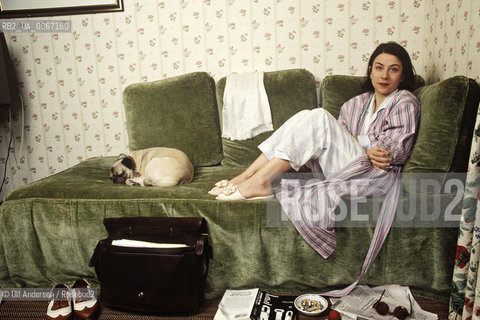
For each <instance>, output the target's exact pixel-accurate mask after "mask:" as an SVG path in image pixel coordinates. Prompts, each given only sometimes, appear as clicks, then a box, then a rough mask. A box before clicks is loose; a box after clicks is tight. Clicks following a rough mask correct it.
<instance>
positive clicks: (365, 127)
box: [357, 89, 398, 150]
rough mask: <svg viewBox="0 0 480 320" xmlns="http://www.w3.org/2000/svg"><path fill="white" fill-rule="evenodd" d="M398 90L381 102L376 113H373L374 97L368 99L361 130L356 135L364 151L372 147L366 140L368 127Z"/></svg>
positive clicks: (367, 139)
mask: <svg viewBox="0 0 480 320" xmlns="http://www.w3.org/2000/svg"><path fill="white" fill-rule="evenodd" d="M397 91H398V89H396V90H394V91H393V92H392V93H390V94H389V95H388V97H386V98H385V100H383V102H382V104H381V105H380V107H378V109H377V111H375V112H374V110H375V95H372V98H371V99H370V103H369V105H368V108H367V112H366V114H365V120H364V121H363V125H362V129H361V130H360V135H358V137H357V138H358V142H359V143H360V145H361V146H362V147H363V148H364V149H365V150H368V149H370V148H371V147H372V145H371V144H370V139H369V138H368V135H367V133H368V129H369V127H370V125H371V124H372V123H373V121H375V119H376V118H377V116H378V113H379V112H380V110H382V109H385V107H386V106H387V105H388V104H389V103H391V102H392V100H393V97H394V96H395V94H396V93H397Z"/></svg>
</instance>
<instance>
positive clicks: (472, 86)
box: [403, 76, 480, 173]
mask: <svg viewBox="0 0 480 320" xmlns="http://www.w3.org/2000/svg"><path fill="white" fill-rule="evenodd" d="M415 95H416V96H417V97H418V99H419V100H420V104H421V110H422V111H421V116H420V127H419V129H418V135H417V139H416V142H415V147H414V148H413V150H412V153H411V154H410V158H409V159H408V161H407V163H406V164H405V167H404V169H403V171H404V172H414V173H422V172H466V170H467V166H468V158H469V154H470V144H471V142H472V137H473V128H474V126H475V119H476V115H477V109H478V103H479V99H480V89H479V87H478V84H477V83H476V82H475V81H474V80H471V79H468V78H467V77H464V76H456V77H452V78H449V79H446V80H443V81H440V82H437V83H435V84H432V85H428V86H424V87H422V88H419V89H418V90H416V91H415Z"/></svg>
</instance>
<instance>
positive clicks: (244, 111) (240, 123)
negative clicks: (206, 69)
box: [222, 71, 273, 140]
mask: <svg viewBox="0 0 480 320" xmlns="http://www.w3.org/2000/svg"><path fill="white" fill-rule="evenodd" d="M222 114H223V117H222V124H223V133H222V137H223V138H227V139H230V140H245V139H250V138H253V137H255V136H257V135H259V134H261V133H264V132H267V131H272V130H273V124H272V114H271V112H270V104H269V103H268V97H267V92H266V91H265V87H264V85H263V71H255V72H249V73H243V74H229V75H228V76H227V83H226V85H225V92H224V94H223V111H222Z"/></svg>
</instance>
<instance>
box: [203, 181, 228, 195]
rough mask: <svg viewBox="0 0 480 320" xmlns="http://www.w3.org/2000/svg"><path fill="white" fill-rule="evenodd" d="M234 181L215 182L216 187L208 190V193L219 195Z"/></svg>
mask: <svg viewBox="0 0 480 320" xmlns="http://www.w3.org/2000/svg"><path fill="white" fill-rule="evenodd" d="M231 185H232V183H231V182H230V181H228V180H221V181H218V182H217V183H215V187H213V188H212V189H211V190H210V191H208V194H211V195H212V196H218V195H219V194H222V193H224V192H225V189H226V188H228V187H230V186H231Z"/></svg>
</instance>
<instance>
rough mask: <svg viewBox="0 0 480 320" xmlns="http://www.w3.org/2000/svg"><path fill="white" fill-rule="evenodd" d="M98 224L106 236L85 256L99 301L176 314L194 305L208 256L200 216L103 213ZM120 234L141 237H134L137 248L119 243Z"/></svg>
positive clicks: (199, 296) (199, 302) (202, 292)
mask: <svg viewBox="0 0 480 320" xmlns="http://www.w3.org/2000/svg"><path fill="white" fill-rule="evenodd" d="M103 224H104V225H105V228H106V229H107V231H108V235H109V236H108V238H107V239H103V240H100V241H99V242H98V244H97V247H96V248H95V252H94V253H93V256H92V258H91V259H90V266H91V267H93V266H94V267H95V271H96V273H97V277H98V279H99V280H100V286H101V287H100V303H101V304H102V305H103V306H107V307H112V308H121V309H127V310H132V311H140V312H152V313H162V314H177V315H180V314H182V315H183V314H192V313H195V312H196V311H197V310H198V308H199V307H200V306H201V305H202V304H203V302H204V301H205V290H204V282H205V278H206V274H207V272H208V262H209V259H210V258H211V257H212V250H211V247H210V245H209V241H208V240H209V237H208V230H207V224H206V221H205V219H203V218H196V217H194V218H169V217H133V218H106V219H105V220H104V221H103ZM121 239H128V240H138V241H142V243H139V242H136V241H134V242H133V244H134V245H141V247H132V246H130V245H132V243H130V244H129V245H128V246H126V245H125V244H124V243H120V245H118V243H117V242H118V240H121ZM144 242H149V243H147V244H145V243H144ZM152 242H153V243H154V244H153V245H152V246H153V247H148V246H151V244H150V243H152ZM158 244H163V245H162V247H161V248H160V247H158Z"/></svg>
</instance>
